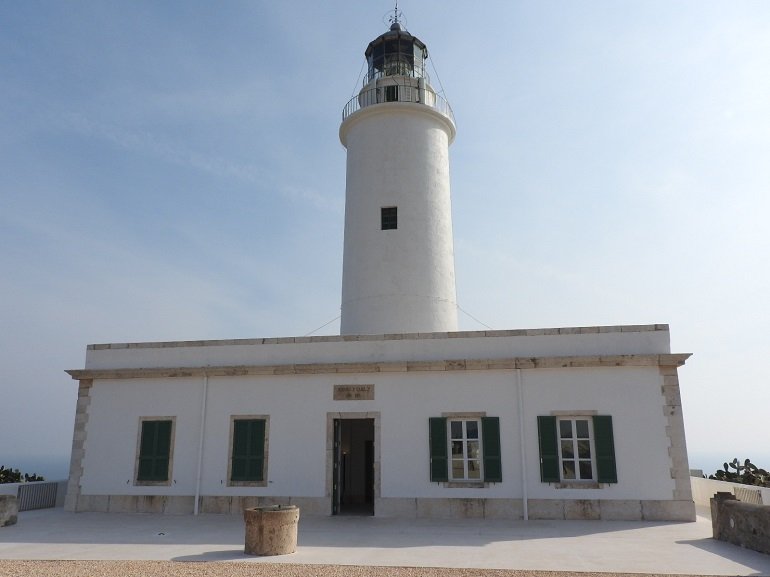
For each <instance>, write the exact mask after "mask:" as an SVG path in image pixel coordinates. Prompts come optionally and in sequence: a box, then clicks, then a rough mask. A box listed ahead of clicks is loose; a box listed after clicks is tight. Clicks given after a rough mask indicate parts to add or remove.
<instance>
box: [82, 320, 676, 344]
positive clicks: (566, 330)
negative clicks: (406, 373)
mask: <svg viewBox="0 0 770 577" xmlns="http://www.w3.org/2000/svg"><path fill="white" fill-rule="evenodd" d="M668 330H669V328H668V325H667V324H655V325H612V326H592V327H561V328H547V329H514V330H489V331H456V332H448V333H395V334H386V335H327V336H315V337H279V338H264V339H260V338H257V339H229V340H206V341H165V342H164V341H157V342H139V343H105V344H91V345H88V346H87V350H89V351H102V350H117V349H165V348H178V347H224V346H233V345H247V346H248V345H288V344H307V343H349V342H372V341H406V340H424V339H469V338H470V339H475V338H481V337H540V336H555V335H589V334H600V333H644V332H654V331H668Z"/></svg>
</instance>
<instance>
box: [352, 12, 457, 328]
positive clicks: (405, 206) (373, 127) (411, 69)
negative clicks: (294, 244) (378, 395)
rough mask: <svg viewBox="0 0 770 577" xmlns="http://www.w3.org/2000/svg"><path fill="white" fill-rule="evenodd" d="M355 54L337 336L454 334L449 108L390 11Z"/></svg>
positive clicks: (418, 45) (419, 46)
mask: <svg viewBox="0 0 770 577" xmlns="http://www.w3.org/2000/svg"><path fill="white" fill-rule="evenodd" d="M396 14H398V12H396ZM365 56H366V62H367V74H366V76H365V78H364V81H363V87H362V88H361V90H360V92H359V93H358V95H357V96H355V97H354V98H353V99H352V100H350V102H348V104H347V106H346V107H345V109H344V111H343V119H342V124H341V126H340V131H339V135H340V141H341V142H342V145H343V146H344V147H345V148H346V149H347V173H346V190H345V241H344V256H343V272H342V306H341V319H340V333H341V334H343V335H366V334H388V333H427V332H448V331H456V330H457V297H456V289H455V274H454V248H453V240H452V206H451V198H450V183H449V145H450V144H451V143H452V141H453V140H454V137H455V131H456V129H455V122H454V117H453V114H452V110H451V108H450V107H449V104H448V103H447V101H446V100H445V99H444V98H443V97H442V96H441V95H440V94H437V93H436V91H435V90H434V89H433V87H432V86H431V83H430V78H429V76H428V74H427V72H426V69H425V63H426V60H427V58H428V49H427V47H426V46H425V44H424V43H423V42H422V41H421V40H419V39H418V38H417V37H415V36H412V35H411V34H410V33H409V32H408V31H406V30H405V29H403V28H402V26H401V23H400V22H399V20H398V18H397V17H395V18H394V19H393V23H392V25H391V26H390V29H389V30H388V31H387V32H385V33H384V34H382V35H380V36H378V37H377V38H375V39H374V40H372V41H371V42H370V43H369V45H368V46H367V48H366V52H365Z"/></svg>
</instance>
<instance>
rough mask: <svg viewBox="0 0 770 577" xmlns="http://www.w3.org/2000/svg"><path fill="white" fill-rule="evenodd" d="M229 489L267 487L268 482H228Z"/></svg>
mask: <svg viewBox="0 0 770 577" xmlns="http://www.w3.org/2000/svg"><path fill="white" fill-rule="evenodd" d="M227 486H228V487H267V481H228V482H227Z"/></svg>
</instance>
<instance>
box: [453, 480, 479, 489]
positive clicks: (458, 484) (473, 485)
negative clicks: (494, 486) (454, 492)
mask: <svg viewBox="0 0 770 577" xmlns="http://www.w3.org/2000/svg"><path fill="white" fill-rule="evenodd" d="M444 487H446V488H447V489H484V488H485V487H489V483H486V482H485V481H446V482H444Z"/></svg>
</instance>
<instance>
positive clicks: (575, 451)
mask: <svg viewBox="0 0 770 577" xmlns="http://www.w3.org/2000/svg"><path fill="white" fill-rule="evenodd" d="M566 421H569V422H570V423H571V436H569V437H563V436H562V427H561V424H562V423H563V422H566ZM577 421H585V422H586V423H587V425H588V438H587V439H586V438H585V437H578V436H577ZM556 434H557V440H558V447H559V475H560V477H561V480H562V481H563V482H565V483H596V479H597V468H596V446H595V443H594V424H593V419H592V417H590V416H587V415H570V416H558V417H557V418H556ZM585 440H587V441H588V443H589V445H588V446H589V451H590V456H589V457H581V456H580V451H579V441H585ZM568 442H569V443H571V445H572V456H568V457H566V458H565V456H564V453H563V449H564V443H568ZM565 461H572V462H573V463H574V473H575V476H574V477H573V478H569V477H566V476H565V470H564V464H565ZM580 463H590V466H591V476H590V477H583V476H582V474H581V470H580Z"/></svg>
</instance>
